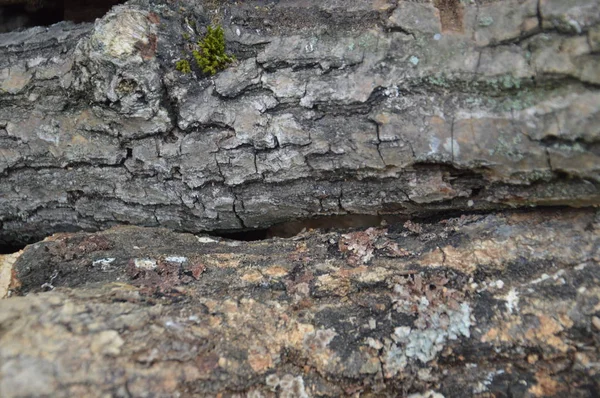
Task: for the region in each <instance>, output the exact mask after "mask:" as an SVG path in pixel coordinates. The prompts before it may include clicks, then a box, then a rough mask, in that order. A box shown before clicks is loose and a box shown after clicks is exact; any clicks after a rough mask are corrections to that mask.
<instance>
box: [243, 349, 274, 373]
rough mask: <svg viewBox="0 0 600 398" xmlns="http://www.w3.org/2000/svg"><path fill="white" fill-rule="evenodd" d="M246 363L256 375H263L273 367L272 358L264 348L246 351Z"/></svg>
mask: <svg viewBox="0 0 600 398" xmlns="http://www.w3.org/2000/svg"><path fill="white" fill-rule="evenodd" d="M248 363H249V364H250V367H251V368H252V370H254V371H255V372H256V373H263V372H264V371H266V370H267V369H269V368H272V367H273V358H272V357H271V353H270V352H268V351H267V350H266V349H265V348H264V347H253V348H251V349H249V350H248Z"/></svg>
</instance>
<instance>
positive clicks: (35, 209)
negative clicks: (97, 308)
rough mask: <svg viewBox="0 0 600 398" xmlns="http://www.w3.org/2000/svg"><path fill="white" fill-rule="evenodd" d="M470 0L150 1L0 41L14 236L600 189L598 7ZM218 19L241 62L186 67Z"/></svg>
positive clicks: (583, 194) (582, 0)
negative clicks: (181, 68)
mask: <svg viewBox="0 0 600 398" xmlns="http://www.w3.org/2000/svg"><path fill="white" fill-rule="evenodd" d="M475 3H476V4H469V5H461V2H458V1H446V2H422V3H415V2H403V1H401V2H397V1H392V0H383V1H376V2H364V1H359V0H355V1H344V2H337V1H333V0H331V1H309V2H302V4H300V3H298V2H294V1H290V2H279V3H278V4H268V5H264V4H263V3H262V2H252V1H244V2H242V4H233V3H229V2H222V3H218V2H217V3H215V2H207V3H206V4H204V6H203V5H201V4H200V2H192V1H179V2H162V1H149V0H139V1H131V2H129V3H128V4H127V5H125V6H119V7H115V8H114V9H113V11H111V12H110V13H109V14H107V15H106V16H105V17H104V18H102V19H100V20H98V21H97V22H96V23H95V24H81V25H72V24H68V23H61V24H58V25H53V26H51V27H48V28H45V27H38V28H33V29H29V30H26V31H22V32H12V33H7V34H1V35H0V154H1V155H2V156H0V171H1V172H2V175H1V177H0V222H1V223H2V224H1V229H0V241H4V242H27V241H34V240H38V239H41V238H43V237H45V236H48V235H49V234H51V233H54V232H57V231H72V230H81V229H85V230H98V229H104V228H107V227H110V226H113V225H117V224H134V225H142V226H161V227H167V228H171V229H174V230H178V231H187V232H194V233H196V232H199V231H231V230H242V229H252V228H262V227H267V226H270V225H273V224H275V223H278V222H282V221H286V220H290V219H296V218H304V217H312V216H316V215H335V214H347V213H354V214H356V213H360V214H387V213H390V214H411V215H414V214H426V213H429V212H439V211H445V210H451V209H454V210H465V209H468V210H490V209H501V208H505V207H507V206H508V207H515V206H532V205H565V204H566V205H569V206H586V205H591V204H598V203H600V200H599V199H600V190H599V176H600V173H599V169H600V166H599V165H600V159H599V150H600V146H599V142H600V138H599V137H600V130H599V126H600V123H599V122H598V120H599V119H598V118H599V117H600V116H599V115H600V114H599V108H600V93H599V92H598V85H599V84H600V72H599V57H598V50H599V49H600V39H599V37H600V34H599V32H600V31H599V29H600V28H599V25H598V22H599V20H600V6H599V5H598V2H597V1H595V0H578V1H571V2H565V1H562V0H561V1H559V0H545V1H541V2H539V1H537V0H526V1H516V0H514V1H511V0H507V1H495V2H490V1H477V2H475ZM215 5H218V7H219V8H218V9H217V10H214V9H213V8H211V7H215ZM436 6H437V7H436ZM213 11H217V12H213ZM211 19H212V20H215V21H219V23H221V24H222V26H223V27H224V29H225V31H226V40H227V46H228V51H229V52H230V53H232V54H235V55H236V57H237V59H238V62H237V64H236V65H233V66H231V67H229V68H227V69H226V70H224V71H222V72H220V73H218V74H217V75H215V76H214V77H208V76H204V75H202V73H201V72H200V71H199V70H197V69H196V67H195V66H194V65H193V64H192V66H193V67H194V70H193V73H191V74H183V73H181V72H178V71H177V70H176V69H175V62H176V61H178V60H180V59H184V58H188V59H191V50H192V49H194V46H195V43H196V41H197V40H198V39H200V38H201V37H202V35H203V33H204V32H205V27H206V26H207V25H208V24H209V23H210V22H211Z"/></svg>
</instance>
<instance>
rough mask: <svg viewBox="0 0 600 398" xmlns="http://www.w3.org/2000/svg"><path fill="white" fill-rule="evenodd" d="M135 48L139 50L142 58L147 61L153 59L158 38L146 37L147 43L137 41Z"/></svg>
mask: <svg viewBox="0 0 600 398" xmlns="http://www.w3.org/2000/svg"><path fill="white" fill-rule="evenodd" d="M136 47H137V49H138V50H139V52H140V55H141V56H142V58H143V59H144V60H146V61H148V60H150V59H152V58H154V55H155V54H156V48H157V47H158V38H157V37H156V35H154V34H151V35H148V40H147V43H146V42H143V41H139V42H137V44H136Z"/></svg>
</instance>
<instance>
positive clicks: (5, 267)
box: [0, 250, 23, 299]
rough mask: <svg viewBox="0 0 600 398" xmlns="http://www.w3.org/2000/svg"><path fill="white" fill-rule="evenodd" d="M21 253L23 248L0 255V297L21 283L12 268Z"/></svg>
mask: <svg viewBox="0 0 600 398" xmlns="http://www.w3.org/2000/svg"><path fill="white" fill-rule="evenodd" d="M21 254H23V250H21V251H19V252H17V253H11V254H4V255H0V299H3V298H5V297H7V296H8V291H9V290H10V289H15V288H17V287H19V286H20V284H21V283H20V282H19V280H18V279H17V278H16V274H15V272H14V269H13V265H14V264H15V262H16V261H17V259H18V258H19V257H20V256H21Z"/></svg>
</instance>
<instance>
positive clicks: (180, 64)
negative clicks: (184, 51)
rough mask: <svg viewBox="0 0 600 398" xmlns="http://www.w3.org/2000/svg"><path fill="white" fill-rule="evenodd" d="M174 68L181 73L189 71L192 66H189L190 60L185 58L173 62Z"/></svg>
mask: <svg viewBox="0 0 600 398" xmlns="http://www.w3.org/2000/svg"><path fill="white" fill-rule="evenodd" d="M175 69H177V70H178V71H179V72H181V73H190V72H191V71H192V68H191V66H190V61H188V60H187V59H182V60H180V61H177V62H176V63H175Z"/></svg>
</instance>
